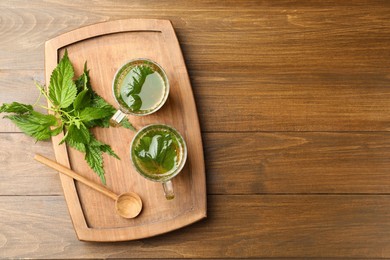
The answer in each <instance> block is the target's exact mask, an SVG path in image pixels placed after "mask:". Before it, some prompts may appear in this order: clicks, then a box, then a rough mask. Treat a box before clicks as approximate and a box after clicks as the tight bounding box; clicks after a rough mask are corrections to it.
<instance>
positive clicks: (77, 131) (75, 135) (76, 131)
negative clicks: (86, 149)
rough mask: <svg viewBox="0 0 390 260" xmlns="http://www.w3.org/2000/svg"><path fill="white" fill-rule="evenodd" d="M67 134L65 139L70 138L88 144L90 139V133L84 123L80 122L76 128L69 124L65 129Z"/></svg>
mask: <svg viewBox="0 0 390 260" xmlns="http://www.w3.org/2000/svg"><path fill="white" fill-rule="evenodd" d="M67 131H68V136H67V138H66V139H65V141H69V140H72V141H74V142H76V143H83V144H88V143H89V141H90V140H91V133H90V132H89V130H88V128H86V127H85V125H84V124H82V123H81V124H80V128H77V126H76V125H70V126H69V128H68V129H67Z"/></svg>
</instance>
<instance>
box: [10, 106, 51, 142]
mask: <svg viewBox="0 0 390 260" xmlns="http://www.w3.org/2000/svg"><path fill="white" fill-rule="evenodd" d="M5 118H8V119H10V120H11V121H12V122H14V123H15V124H16V126H18V127H19V129H20V130H22V131H23V132H24V133H26V134H27V135H29V136H31V137H34V138H35V139H36V140H37V141H41V140H47V139H49V138H50V137H51V136H52V130H51V129H50V127H51V126H56V125H57V119H56V117H55V116H53V115H44V114H41V113H39V112H35V111H32V113H31V114H22V115H7V116H5Z"/></svg>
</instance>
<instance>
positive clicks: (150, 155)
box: [135, 133, 177, 174]
mask: <svg viewBox="0 0 390 260" xmlns="http://www.w3.org/2000/svg"><path fill="white" fill-rule="evenodd" d="M174 140H175V138H174V137H172V136H171V135H170V134H169V133H161V134H159V133H157V134H156V133H151V134H149V135H145V136H143V137H142V138H141V140H140V143H139V145H138V146H137V147H136V148H135V154H136V156H137V157H138V159H139V160H140V161H141V162H142V164H143V166H144V167H146V168H148V169H149V170H150V171H152V172H154V173H156V174H162V173H165V172H167V171H169V170H171V169H173V168H174V167H175V165H176V163H177V154H176V149H177V144H176V143H175V141H174Z"/></svg>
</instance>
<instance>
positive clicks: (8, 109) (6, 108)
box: [0, 102, 33, 115]
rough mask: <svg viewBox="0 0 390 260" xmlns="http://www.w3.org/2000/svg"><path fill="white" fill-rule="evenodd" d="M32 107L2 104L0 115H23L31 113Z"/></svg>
mask: <svg viewBox="0 0 390 260" xmlns="http://www.w3.org/2000/svg"><path fill="white" fill-rule="evenodd" d="M32 110H33V107H32V106H31V105H25V104H22V103H18V102H12V103H11V104H5V103H4V104H3V105H2V106H1V107H0V113H16V114H19V115H21V114H25V113H28V112H31V111H32Z"/></svg>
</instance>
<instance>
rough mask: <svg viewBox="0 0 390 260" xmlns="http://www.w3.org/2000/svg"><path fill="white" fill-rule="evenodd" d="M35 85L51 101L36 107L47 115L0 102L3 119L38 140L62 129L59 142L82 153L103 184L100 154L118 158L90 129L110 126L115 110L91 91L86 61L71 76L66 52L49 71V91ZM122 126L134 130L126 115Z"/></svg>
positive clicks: (101, 156)
mask: <svg viewBox="0 0 390 260" xmlns="http://www.w3.org/2000/svg"><path fill="white" fill-rule="evenodd" d="M35 85H36V86H37V88H38V90H39V91H40V94H41V95H40V97H41V96H42V95H43V96H44V97H45V98H46V99H47V102H48V103H49V104H50V105H49V107H45V106H42V105H39V107H42V108H45V109H47V110H48V111H50V114H42V113H40V112H38V111H36V110H34V107H33V106H32V105H26V104H22V103H18V102H13V103H10V104H3V105H2V106H1V107H0V113H9V114H8V115H6V116H4V118H8V119H10V120H11V121H12V122H13V123H15V124H16V126H18V127H19V128H20V130H22V131H23V132H24V133H26V134H27V135H29V136H31V137H34V138H35V139H36V140H37V141H42V140H47V139H49V138H51V137H52V136H56V135H58V134H60V133H61V132H62V131H64V130H65V135H64V137H63V138H62V140H61V141H60V143H59V144H62V143H64V142H65V143H66V144H67V145H69V146H70V147H73V148H74V149H76V150H78V151H80V152H82V153H84V154H85V160H86V161H87V163H88V165H89V166H90V167H91V169H92V170H93V171H94V172H95V173H96V174H97V175H98V176H99V177H100V179H101V181H102V183H103V184H106V179H105V176H104V168H103V153H107V154H109V155H111V156H113V157H115V158H117V159H119V157H118V155H116V154H115V152H114V151H113V150H112V149H111V147H110V146H109V145H108V144H104V143H102V142H100V141H98V140H97V139H96V138H95V136H94V135H93V133H92V132H91V128H93V127H96V126H97V127H109V126H110V123H109V121H110V118H111V117H112V116H113V115H114V114H115V112H116V109H115V108H114V107H113V106H111V105H110V104H108V103H107V102H106V101H105V100H104V99H103V98H102V97H100V96H99V95H98V94H96V92H94V91H93V90H92V88H91V84H90V77H89V70H88V69H87V63H85V65H84V72H83V74H82V75H80V76H79V77H78V78H76V79H74V69H73V66H72V63H71V62H70V60H69V57H68V53H67V51H65V54H64V56H63V58H62V59H61V60H60V62H59V64H58V65H57V67H56V68H55V69H54V70H53V72H52V74H51V77H50V85H49V87H48V88H47V89H48V90H46V89H45V87H44V86H42V85H41V84H39V83H37V82H35ZM38 100H39V99H38ZM37 103H38V101H37V102H36V104H37ZM34 106H35V105H34ZM121 125H122V126H123V127H125V128H128V129H132V130H135V129H134V128H133V126H132V125H131V124H130V122H129V121H128V120H127V119H126V118H125V120H123V121H122V122H121Z"/></svg>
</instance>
